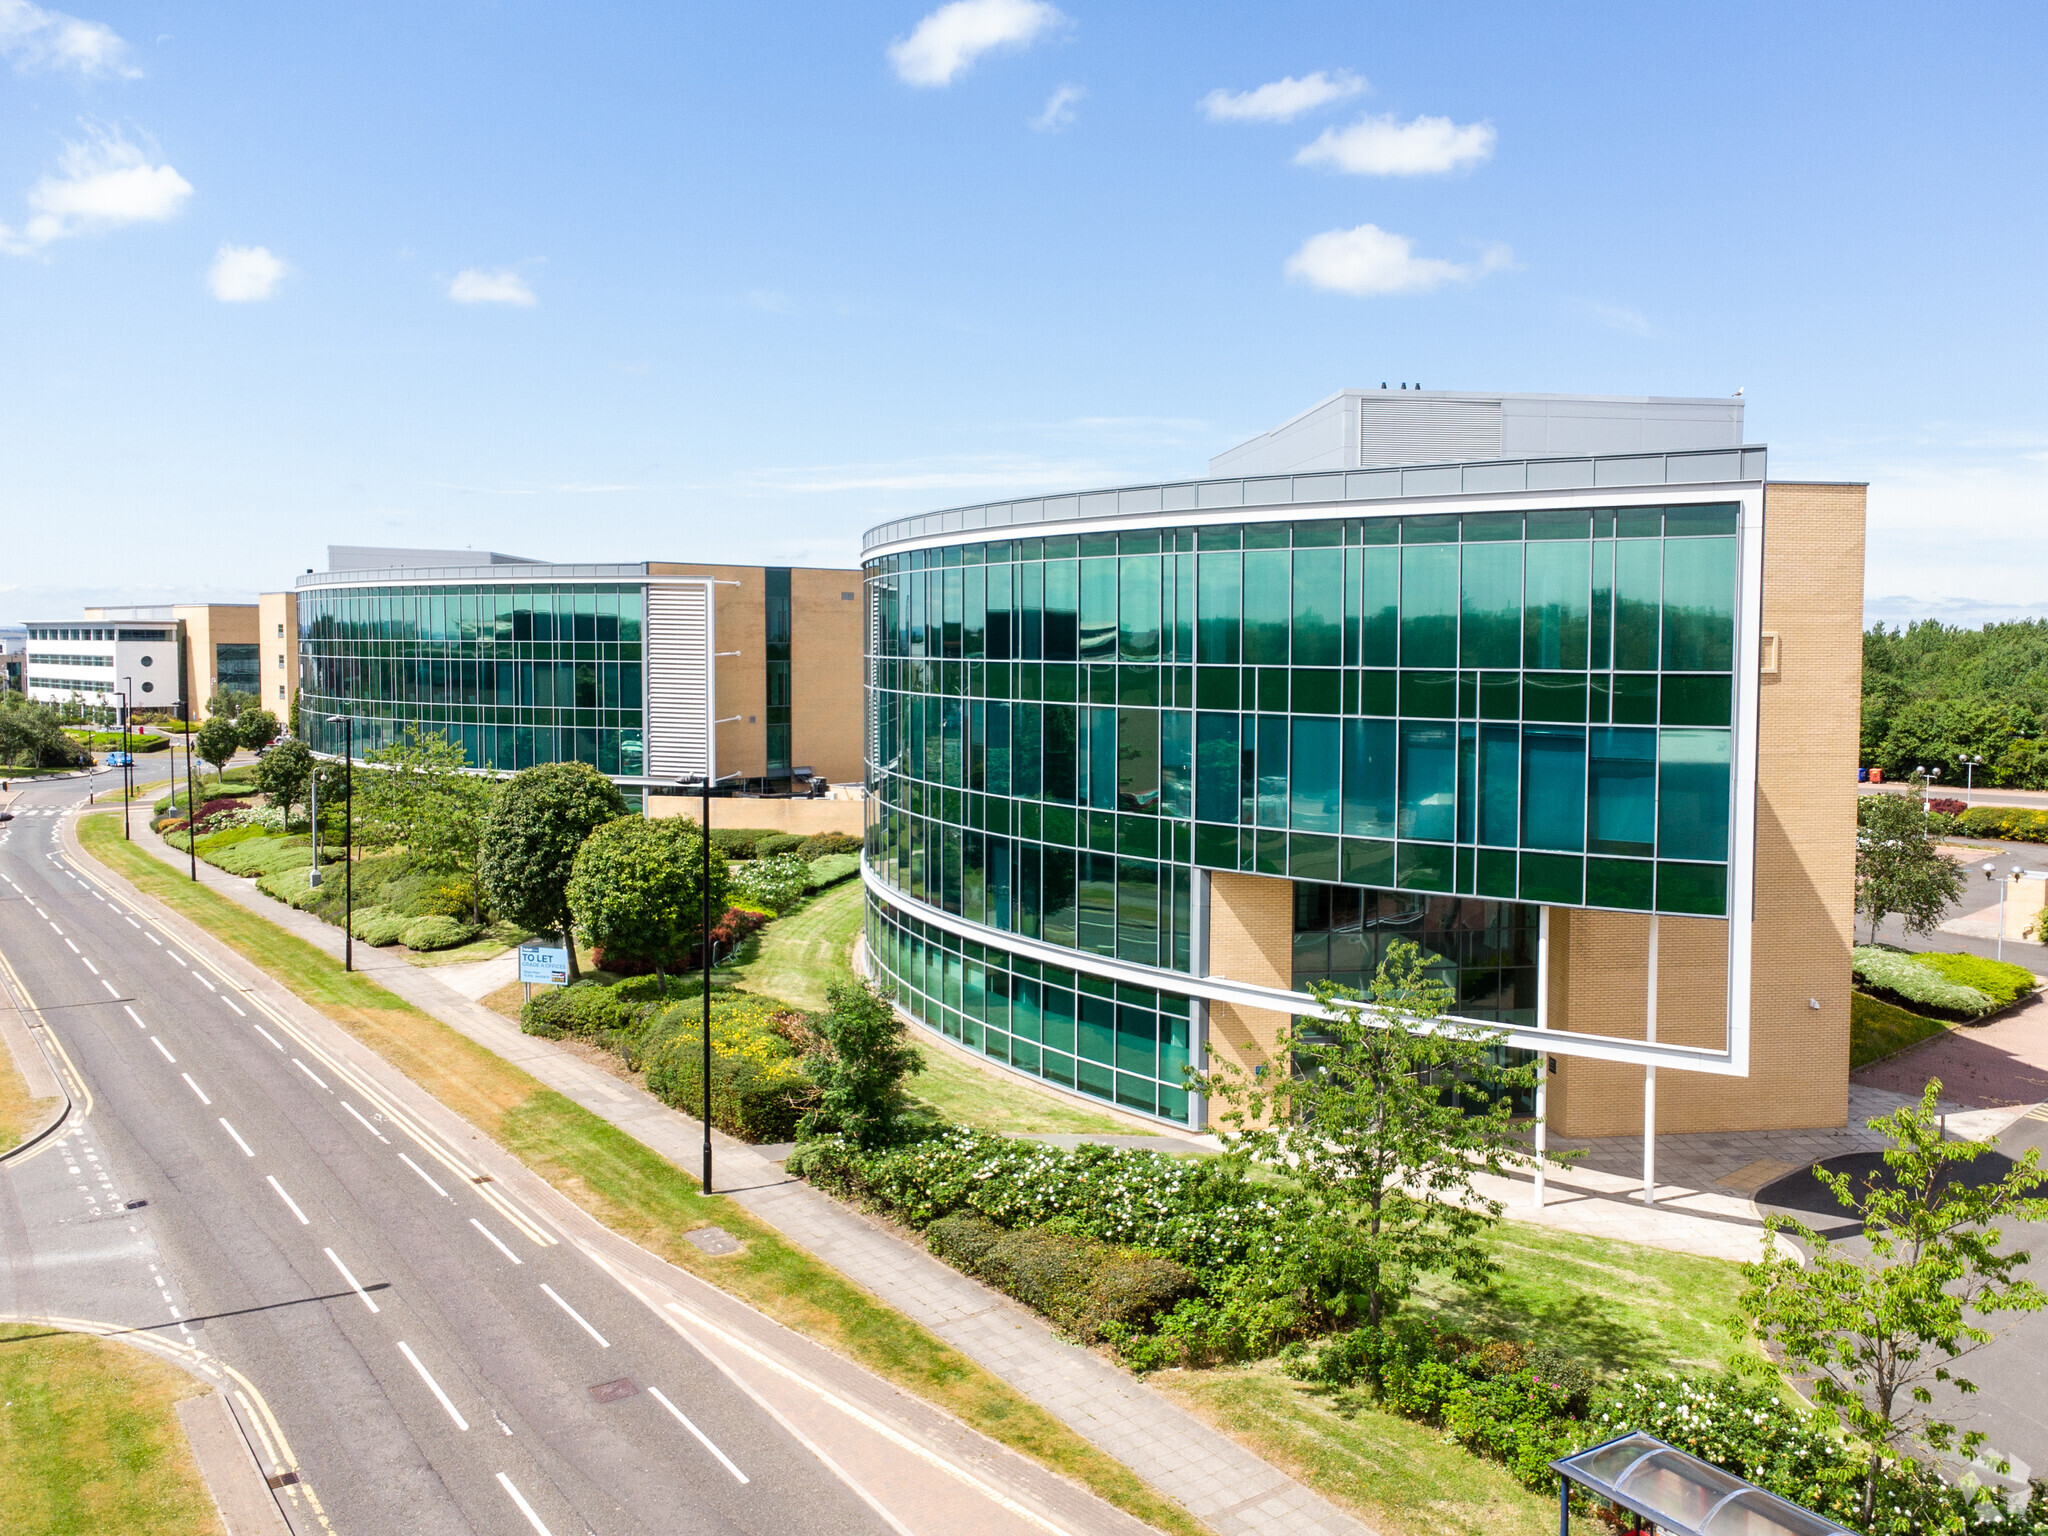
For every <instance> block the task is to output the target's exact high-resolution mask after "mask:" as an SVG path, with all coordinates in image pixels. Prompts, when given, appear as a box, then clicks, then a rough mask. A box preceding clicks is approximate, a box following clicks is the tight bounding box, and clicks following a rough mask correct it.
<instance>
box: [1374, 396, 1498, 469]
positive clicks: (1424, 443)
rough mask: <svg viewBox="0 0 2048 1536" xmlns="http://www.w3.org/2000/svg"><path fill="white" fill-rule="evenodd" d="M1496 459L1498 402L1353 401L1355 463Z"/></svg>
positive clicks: (1427, 462) (1398, 397)
mask: <svg viewBox="0 0 2048 1536" xmlns="http://www.w3.org/2000/svg"><path fill="white" fill-rule="evenodd" d="M1499 457H1500V402H1499V401H1498V400H1417V399H1414V398H1412V397H1411V398H1409V399H1407V400H1403V399H1401V398H1400V396H1398V395H1396V396H1395V397H1394V398H1393V399H1391V400H1381V399H1377V398H1375V397H1373V396H1371V395H1363V396H1360V397H1359V401H1358V467H1359V468H1360V469H1370V468H1372V467H1373V466H1374V465H1379V464H1444V463H1451V462H1455V461H1459V460H1465V459H1497V458H1499Z"/></svg>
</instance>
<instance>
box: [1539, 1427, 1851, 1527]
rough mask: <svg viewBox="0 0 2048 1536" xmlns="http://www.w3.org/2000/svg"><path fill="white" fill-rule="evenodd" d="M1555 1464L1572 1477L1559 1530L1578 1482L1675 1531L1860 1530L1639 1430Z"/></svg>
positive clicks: (1568, 1478)
mask: <svg viewBox="0 0 2048 1536" xmlns="http://www.w3.org/2000/svg"><path fill="white" fill-rule="evenodd" d="M1550 1466H1551V1470H1553V1471H1554V1472H1556V1473H1557V1474H1558V1475H1559V1476H1560V1477H1561V1478H1563V1479H1564V1483H1565V1486H1562V1487H1560V1488H1559V1490H1558V1492H1559V1499H1558V1504H1559V1513H1558V1519H1559V1521H1560V1524H1559V1525H1558V1531H1559V1533H1560V1536H1564V1532H1565V1526H1564V1524H1563V1523H1562V1522H1563V1521H1564V1520H1565V1519H1566V1518H1567V1513H1566V1507H1565V1495H1566V1493H1567V1492H1568V1489H1569V1485H1571V1484H1574V1483H1576V1484H1577V1485H1578V1486H1579V1487H1581V1488H1583V1489H1585V1490H1586V1491H1587V1492H1588V1493H1590V1494H1592V1495H1593V1496H1594V1497H1595V1498H1600V1499H1605V1500H1607V1501H1608V1502H1610V1503H1613V1504H1619V1505H1620V1506H1621V1507H1622V1508H1623V1509H1627V1510H1631V1511H1633V1512H1634V1513H1636V1514H1638V1515H1641V1516H1642V1517H1643V1518H1644V1519H1645V1520H1649V1521H1651V1522H1653V1523H1654V1524H1655V1525H1656V1526H1657V1528H1658V1529H1659V1530H1662V1531H1667V1532H1670V1533H1671V1536H1853V1533H1852V1532H1850V1531H1849V1529H1848V1528H1847V1527H1846V1526H1840V1525H1837V1524H1835V1523H1834V1521H1832V1520H1827V1519H1823V1518H1822V1517H1821V1516H1819V1515H1816V1514H1815V1513H1814V1512H1813V1511H1812V1510H1810V1509H1804V1508H1802V1507H1801V1506H1799V1505H1797V1504H1794V1503H1792V1502H1791V1501H1790V1500H1789V1499H1781V1498H1779V1497H1778V1496H1777V1495H1776V1494H1775V1493H1766V1492H1765V1491H1764V1490H1763V1489H1761V1488H1759V1487H1757V1486H1756V1485H1755V1484H1754V1483H1745V1482H1744V1481H1743V1480H1742V1479H1741V1478H1739V1477H1737V1476H1735V1475H1734V1474H1733V1473H1732V1472H1724V1471H1722V1470H1721V1469H1720V1468H1719V1467H1717V1466H1715V1465H1714V1464H1713V1463H1712V1462H1708V1461H1702V1460H1700V1458H1699V1457H1697V1456H1691V1455H1688V1454H1686V1453H1685V1452H1684V1451H1681V1450H1678V1449H1676V1448H1675V1447H1673V1446H1669V1445H1666V1444H1665V1443H1664V1442H1663V1441H1662V1440H1659V1439H1657V1438H1655V1437H1654V1436H1651V1435H1646V1434H1643V1433H1642V1432H1641V1431H1640V1430H1639V1431H1637V1432H1636V1433H1634V1434H1628V1435H1622V1436H1620V1437H1619V1438H1617V1439H1614V1440H1608V1441H1605V1442H1603V1443H1601V1444H1599V1445H1595V1446H1591V1447H1589V1448H1588V1449H1586V1450H1583V1451H1580V1452H1579V1453H1578V1454H1577V1455H1574V1456H1566V1457H1564V1458H1563V1459H1561V1460H1558V1461H1553V1462H1552V1463H1551V1464H1550Z"/></svg>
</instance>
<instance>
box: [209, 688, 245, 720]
mask: <svg viewBox="0 0 2048 1536" xmlns="http://www.w3.org/2000/svg"><path fill="white" fill-rule="evenodd" d="M257 701H258V695H256V694H253V693H248V692H245V691H244V690H242V689H240V688H221V689H217V690H216V691H215V692H214V695H213V697H212V698H210V699H208V700H207V701H206V713H207V714H208V715H209V716H212V715H225V716H227V717H228V719H230V720H233V719H235V718H236V717H237V716H238V715H240V714H241V713H242V712H243V711H244V710H249V709H254V708H255V707H256V704H257Z"/></svg>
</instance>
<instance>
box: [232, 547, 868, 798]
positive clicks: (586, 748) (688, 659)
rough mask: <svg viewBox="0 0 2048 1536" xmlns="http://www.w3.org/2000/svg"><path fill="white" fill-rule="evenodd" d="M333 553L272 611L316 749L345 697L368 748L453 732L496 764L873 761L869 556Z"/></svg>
mask: <svg viewBox="0 0 2048 1536" xmlns="http://www.w3.org/2000/svg"><path fill="white" fill-rule="evenodd" d="M328 567H329V568H328V569H327V570H326V571H321V572H308V573H307V574H306V575H304V576H302V577H300V578H299V580H298V582H297V584H296V587H295V589H294V591H293V592H291V593H289V594H278V595H277V596H276V598H275V600H274V601H273V599H271V598H266V599H265V604H266V607H265V610H264V612H265V622H266V623H267V624H277V625H282V626H284V627H285V628H286V630H287V632H291V631H293V629H294V627H295V632H296V635H297V647H296V650H297V666H298V679H297V683H296V690H297V692H296V696H295V703H296V712H295V716H294V718H295V719H296V721H297V729H298V731H299V733H300V735H301V736H302V737H304V738H305V740H306V741H307V742H308V743H309V744H311V745H312V746H313V747H314V749H315V750H316V751H322V752H335V753H338V752H340V751H341V750H342V748H343V744H344V734H343V727H342V726H341V725H340V724H338V723H334V722H333V721H332V719H331V717H333V716H336V715H343V716H347V717H349V718H350V719H351V720H352V721H353V729H354V734H355V743H356V750H357V752H358V754H360V753H362V752H365V751H370V750H374V749H376V748H378V747H382V746H385V745H387V744H389V743H391V742H394V741H397V740H400V739H401V738H406V737H417V736H420V735H423V734H427V733H430V732H442V733H445V734H446V735H447V736H448V737H449V739H450V740H453V741H458V742H460V743H461V744H462V746H463V748H464V750H465V752H466V753H467V755H468V758H469V761H470V762H471V763H473V764H475V765H477V766H478V767H491V768H495V769H498V770H501V771H506V772H509V771H514V770H517V769H520V768H526V767H531V766H532V765H534V764H536V763H547V762H558V761H575V762H585V763H590V764H592V765H593V766H595V767H596V768H598V769H599V770H600V771H601V772H603V773H605V774H607V775H608V776H610V777H611V778H612V779H614V780H615V781H616V782H618V783H619V784H620V785H621V786H622V787H623V788H625V789H627V790H628V791H629V792H630V793H631V794H632V796H633V797H634V798H636V799H637V798H639V796H640V795H641V793H642V792H643V791H650V792H653V793H657V794H660V793H667V792H670V791H672V790H674V789H675V787H676V786H677V784H678V783H679V782H680V781H682V780H685V779H692V778H694V777H695V776H697V775H700V774H703V773H705V772H707V771H708V772H709V773H710V774H712V776H713V777H717V778H725V777H728V776H731V777H734V778H735V780H736V782H738V783H740V784H743V785H745V786H747V787H749V788H752V789H755V790H757V791H768V792H788V791H789V790H790V789H792V787H795V788H799V789H801V788H803V787H804V782H807V781H808V779H809V778H811V777H813V776H815V777H820V778H825V779H836V780H840V781H843V782H847V783H855V782H858V780H859V778H860V774H861V757H860V697H861V695H860V655H861V651H860V603H859V591H860V580H859V573H858V572H857V571H833V570H812V569H805V568H791V567H786V566H784V567H777V566H767V567H763V566H727V565H700V564H689V563H675V562H665V561H643V562H640V563H636V564H625V565H550V564H545V563H541V562H537V561H531V560H527V559H524V558H522V557H520V556H516V555H503V554H495V553H485V552H480V551H475V550H410V549H369V548H354V547H340V546H336V547H333V548H330V550H329V551H328ZM266 632H267V631H266ZM266 676H268V674H266ZM286 686H287V687H290V686H292V685H289V684H287V685H286Z"/></svg>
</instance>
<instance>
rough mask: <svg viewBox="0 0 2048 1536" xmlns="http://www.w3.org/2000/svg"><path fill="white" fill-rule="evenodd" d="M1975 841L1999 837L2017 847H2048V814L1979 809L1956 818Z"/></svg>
mask: <svg viewBox="0 0 2048 1536" xmlns="http://www.w3.org/2000/svg"><path fill="white" fill-rule="evenodd" d="M1956 824H1957V826H1958V827H1959V828H1960V829H1961V830H1962V831H1964V832H1967V833H1968V834H1969V835H1970V836H1972V837H1998V838H2003V839H2005V840H2006V841H2007V842H2014V843H2048V811H2036V810H2029V809H2028V808H2027V807H2025V806H2019V805H1979V806H1973V807H1972V808H1971V809H1969V810H1967V811H1964V812H1963V813H1962V814H1961V815H1960V816H1958V817H1957V818H1956Z"/></svg>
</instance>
